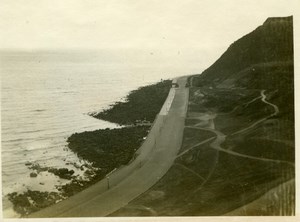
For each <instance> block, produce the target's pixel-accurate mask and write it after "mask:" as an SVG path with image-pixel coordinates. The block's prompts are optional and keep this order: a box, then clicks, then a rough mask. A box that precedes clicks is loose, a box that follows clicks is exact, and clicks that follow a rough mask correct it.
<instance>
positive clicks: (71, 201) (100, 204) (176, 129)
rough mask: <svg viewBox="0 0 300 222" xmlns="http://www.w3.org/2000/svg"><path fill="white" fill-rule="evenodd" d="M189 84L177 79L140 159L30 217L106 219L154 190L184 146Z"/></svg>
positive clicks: (185, 78)
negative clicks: (140, 196) (187, 85)
mask: <svg viewBox="0 0 300 222" xmlns="http://www.w3.org/2000/svg"><path fill="white" fill-rule="evenodd" d="M186 81H187V77H181V78H178V79H177V83H178V85H179V87H178V88H172V89H171V90H170V94H169V96H168V99H167V100H166V102H165V104H164V106H163V107H162V110H161V112H160V114H159V115H158V116H157V118H156V121H155V123H154V125H153V126H152V129H151V131H150V133H149V135H148V137H147V139H146V141H145V143H144V144H143V146H142V147H141V148H142V149H140V151H139V156H138V157H137V158H136V159H135V160H134V161H133V162H132V163H131V164H129V165H128V166H126V167H124V168H123V169H120V170H117V171H116V172H114V173H112V174H111V175H110V176H109V177H107V178H105V179H103V180H101V181H100V182H98V183H97V184H95V185H93V186H91V187H89V188H87V189H86V190H84V191H82V192H80V193H78V194H76V195H74V196H72V197H70V198H68V199H66V200H64V201H62V202H60V203H57V204H55V205H53V206H51V207H48V208H45V209H43V210H41V211H38V212H36V213H33V214H31V215H29V216H28V217H35V218H40V217H99V216H107V215H109V214H111V213H113V212H114V211H116V210H118V209H119V208H121V207H123V206H125V205H127V204H128V202H130V201H131V200H133V199H135V198H136V197H138V196H139V195H140V194H142V193H144V192H145V191H147V190H148V189H149V188H151V187H152V186H153V185H154V184H155V183H156V182H157V181H158V180H159V179H160V178H161V177H162V176H164V174H165V173H166V172H167V171H168V170H169V168H170V167H171V166H172V164H173V162H174V160H175V159H176V155H177V153H178V151H179V149H180V147H181V144H182V137H183V130H184V125H185V117H186V112H187V105H188V94H189V90H188V88H186V87H185V84H186ZM170 98H171V99H170ZM150 134H151V135H150ZM114 180H115V181H116V182H114Z"/></svg>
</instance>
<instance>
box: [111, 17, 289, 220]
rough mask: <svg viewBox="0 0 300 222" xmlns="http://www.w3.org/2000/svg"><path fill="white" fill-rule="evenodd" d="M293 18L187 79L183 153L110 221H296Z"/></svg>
mask: <svg viewBox="0 0 300 222" xmlns="http://www.w3.org/2000/svg"><path fill="white" fill-rule="evenodd" d="M293 66H294V65H293V21H292V17H285V18H268V19H267V20H266V21H265V22H264V24H263V25H262V26H260V27H258V28H257V29H256V30H254V31H253V32H251V33H249V34H247V35H245V36H244V37H242V38H241V39H239V40H237V41H236V42H234V43H233V44H232V45H231V46H230V47H229V48H228V50H227V51H226V52H224V54H223V55H222V56H221V57H220V58H219V59H218V60H217V61H216V62H215V63H214V64H213V65H212V66H210V67H209V68H208V69H206V70H205V71H204V72H203V73H202V74H201V75H194V76H191V77H190V79H189V84H188V86H189V88H190V97H189V107H188V113H187V117H186V123H185V131H184V138H183V143H182V147H181V150H180V151H179V154H178V155H177V158H176V160H175V163H174V165H173V166H172V168H171V169H170V170H169V171H168V173H167V174H166V175H165V176H164V177H163V178H162V179H161V180H160V181H159V182H158V183H157V184H156V185H155V186H153V187H152V188H151V189H150V190H148V191H147V192H146V193H144V194H143V195H141V196H140V197H139V198H137V199H136V200H134V201H132V202H130V203H129V204H128V205H127V206H125V207H123V208H121V209H120V210H118V211H117V212H115V213H113V214H112V215H113V216H124V215H130V216H145V215H151V216H158V215H161V216H180V215H181V216H182V215H184V216H191V215H199V216H209V215H231V216H234V215H243V216H251V215H252V216H258V215H267V216H271V215H294V214H295V182H294V178H295V134H294V129H295V128H294V71H293V70H294V68H293Z"/></svg>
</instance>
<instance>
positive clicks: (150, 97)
mask: <svg viewBox="0 0 300 222" xmlns="http://www.w3.org/2000/svg"><path fill="white" fill-rule="evenodd" d="M170 87H171V81H170V80H167V81H161V82H159V83H157V84H153V85H149V86H145V87H141V88H139V89H138V90H135V91H133V92H131V93H130V94H129V95H128V96H127V98H126V100H125V102H117V103H115V104H114V105H112V106H111V107H110V108H109V109H107V110H104V111H102V112H100V113H97V114H93V116H94V117H96V118H100V119H103V120H107V121H111V122H114V123H118V124H120V125H125V126H126V127H123V128H117V129H100V130H96V131H92V132H82V133H75V134H73V135H71V136H70V137H69V138H68V140H67V142H68V147H69V149H71V150H72V151H73V152H74V153H76V154H77V156H78V157H79V158H80V159H82V160H84V161H83V163H66V166H65V167H62V168H55V167H47V166H41V165H39V164H37V163H34V162H26V163H25V166H26V167H27V168H29V169H30V170H32V172H31V173H30V175H29V176H30V177H31V178H32V180H34V179H35V178H36V177H38V176H39V175H41V174H43V173H48V174H52V175H54V176H55V177H56V178H57V179H59V180H63V181H64V183H63V184H61V185H57V186H56V190H55V191H49V192H48V191H38V190H31V189H27V191H25V192H23V193H17V192H12V193H10V194H8V195H7V198H8V200H9V201H10V202H12V204H13V209H14V211H15V212H17V213H18V214H19V215H21V217H22V216H26V215H28V214H30V213H33V212H35V211H38V210H40V209H42V208H45V207H47V206H50V205H52V204H55V203H58V202H60V201H62V200H64V199H66V198H68V197H70V196H72V195H74V194H76V193H78V192H80V191H82V190H84V189H85V188H87V187H89V186H91V185H92V184H94V183H96V182H98V181H100V180H101V179H102V178H104V177H105V175H106V174H107V173H109V172H111V171H112V170H114V169H115V168H119V167H121V166H122V165H126V164H128V163H129V162H130V161H132V159H133V158H135V152H136V150H137V149H138V148H139V147H140V146H141V144H142V143H143V141H144V139H145V138H146V136H147V134H148V132H149V130H150V126H151V124H152V122H153V120H154V119H155V116H156V115H157V114H158V113H159V110H160V109H161V107H162V105H163V103H164V101H165V99H166V97H167V95H168V92H169V89H170ZM145 110H146V111H145ZM87 163H88V164H87ZM67 165H72V167H73V168H74V167H75V168H76V169H77V170H79V171H81V172H82V174H80V175H78V174H76V173H75V171H74V170H72V169H70V168H69V167H68V166H67ZM66 181H67V182H66ZM40 185H42V186H43V185H45V186H46V185H47V184H43V183H40Z"/></svg>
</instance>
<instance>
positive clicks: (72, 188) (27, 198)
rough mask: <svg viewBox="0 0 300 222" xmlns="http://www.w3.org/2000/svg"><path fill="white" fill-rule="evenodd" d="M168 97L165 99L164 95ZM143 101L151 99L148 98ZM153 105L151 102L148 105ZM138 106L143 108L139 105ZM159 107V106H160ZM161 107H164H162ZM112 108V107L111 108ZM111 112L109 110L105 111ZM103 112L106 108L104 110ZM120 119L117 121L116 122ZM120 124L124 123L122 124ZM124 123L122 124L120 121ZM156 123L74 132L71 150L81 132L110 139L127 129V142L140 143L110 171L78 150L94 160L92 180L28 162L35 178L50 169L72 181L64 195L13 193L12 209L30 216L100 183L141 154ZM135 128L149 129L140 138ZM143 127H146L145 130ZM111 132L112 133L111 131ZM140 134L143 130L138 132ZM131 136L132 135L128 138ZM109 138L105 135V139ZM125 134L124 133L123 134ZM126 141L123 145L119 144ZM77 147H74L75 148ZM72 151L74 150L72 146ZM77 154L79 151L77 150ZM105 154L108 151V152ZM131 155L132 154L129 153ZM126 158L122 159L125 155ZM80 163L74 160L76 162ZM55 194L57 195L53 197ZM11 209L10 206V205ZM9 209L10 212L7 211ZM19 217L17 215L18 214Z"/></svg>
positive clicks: (89, 168) (90, 170)
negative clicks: (150, 128) (151, 126)
mask: <svg viewBox="0 0 300 222" xmlns="http://www.w3.org/2000/svg"><path fill="white" fill-rule="evenodd" d="M168 82H170V80H165V81H164V83H167V84H165V85H163V87H161V86H160V88H161V89H162V88H166V87H168V85H170V84H168ZM162 83H163V82H162V81H161V82H159V83H156V84H152V85H148V86H144V87H140V88H138V89H137V90H134V91H132V92H130V93H129V94H128V95H127V96H126V98H128V97H129V96H130V95H131V94H132V93H136V94H139V92H141V91H142V90H143V89H144V88H147V89H148V90H149V88H153V89H154V88H155V87H156V85H157V84H160V85H161V84H162ZM168 92H169V88H168ZM140 94H141V95H140V96H144V97H146V96H147V94H145V95H143V94H142V93H140ZM160 96H162V97H163V96H164V95H160ZM164 100H165V98H164ZM143 101H147V100H146V98H145V99H144V100H143ZM128 102H131V101H129V100H128V99H127V100H126V101H125V102H124V103H128ZM120 103H121V102H116V103H114V104H113V105H111V109H112V108H114V107H115V106H116V105H117V104H120ZM148 106H149V104H148ZM136 108H137V109H138V108H139V107H136ZM156 109H157V108H156ZM160 109H161V107H160ZM108 110H109V109H108ZM105 111H106V112H107V110H105ZM102 112H103V111H102ZM158 112H159V110H158V111H157V113H158ZM91 116H93V117H95V116H94V115H91ZM115 122H117V121H115ZM118 124H120V123H118ZM120 125H121V124H120ZM150 125H153V123H152V124H149V122H146V123H145V122H142V121H141V122H138V121H135V122H134V123H132V124H131V125H129V124H128V125H125V126H124V127H122V128H116V129H104V130H95V131H90V132H82V133H75V134H73V135H71V136H70V137H69V138H68V147H69V149H70V143H72V144H74V140H73V142H72V141H70V140H72V139H71V138H76V137H78V138H77V139H75V142H76V141H80V140H82V138H84V137H81V138H79V137H80V135H84V134H86V136H87V138H93V137H94V138H96V137H95V136H94V135H93V134H95V133H98V136H99V135H101V134H103V133H104V134H106V136H105V137H106V138H109V137H110V138H115V137H116V136H117V137H118V136H119V137H120V135H109V134H113V132H116V133H117V134H118V132H121V131H124V132H123V137H124V138H126V140H125V141H128V138H131V140H134V141H135V142H136V143H135V144H136V145H135V147H137V148H134V152H133V153H132V154H129V157H130V158H125V159H126V160H123V161H121V162H122V163H123V164H121V165H116V167H110V168H108V169H107V170H103V169H100V170H99V168H98V167H99V166H98V167H97V164H95V162H94V163H93V162H92V161H90V159H89V158H87V157H84V155H83V156H82V155H80V154H79V153H77V155H79V157H80V159H84V160H85V161H86V160H88V161H89V162H91V165H90V166H87V165H85V166H84V167H85V168H86V169H85V170H84V174H85V176H86V177H87V178H88V180H83V179H82V178H81V177H75V176H72V174H73V172H70V171H68V170H65V168H57V169H55V168H49V167H41V166H39V165H34V164H32V165H30V166H28V165H26V167H28V168H29V167H32V169H33V170H35V174H32V177H35V176H36V175H39V174H40V173H42V172H49V171H50V173H52V174H54V175H56V176H58V177H59V178H66V179H69V181H70V182H69V183H66V184H65V185H63V186H61V187H60V188H58V189H57V192H58V194H61V193H64V195H62V196H60V197H59V195H56V194H54V193H57V192H54V193H53V192H50V191H49V192H40V191H31V190H27V192H25V193H22V194H18V193H10V194H8V195H7V197H8V198H10V200H9V202H10V203H11V204H12V205H13V208H14V209H12V211H13V212H17V213H18V217H24V216H26V215H29V214H31V213H33V212H38V211H39V210H41V209H44V208H45V207H48V206H51V205H53V204H54V205H55V204H56V203H58V202H61V201H62V200H64V199H67V198H70V197H71V196H73V195H74V194H77V193H78V192H81V191H83V190H85V189H87V188H89V187H90V186H92V185H93V184H95V183H97V182H98V181H100V180H102V179H103V178H104V177H105V175H107V174H108V173H110V172H111V171H113V170H114V169H116V168H120V167H121V168H122V165H123V166H124V164H125V165H126V164H128V163H131V162H132V161H133V160H134V159H135V157H136V156H137V153H139V150H138V148H139V147H141V146H143V143H144V142H143V140H144V139H145V138H146V137H147V135H148V134H147V132H148V131H149V127H150ZM134 129H137V130H136V132H135V133H137V131H141V132H145V133H146V134H143V135H141V136H138V137H139V138H140V139H137V137H136V136H137V135H135V136H133V135H132V136H130V135H126V134H128V131H132V130H133V131H134ZM141 129H142V130H141ZM109 132H111V133H109ZM138 134H140V133H138ZM128 136H129V137H128ZM105 137H103V138H104V139H105ZM121 137H122V135H121ZM120 145H122V144H119V146H120ZM73 148H74V147H73ZM71 150H72V149H71ZM72 152H74V150H72ZM74 153H75V154H76V152H74ZM104 153H105V152H104ZM127 156H128V155H127ZM121 159H122V158H121ZM75 164H76V163H74V165H75ZM79 167H81V170H83V169H82V167H83V166H79ZM53 195H54V196H56V197H54V198H53ZM42 199H44V201H43V200H42ZM8 209H9V208H8ZM7 212H8V211H7ZM10 215H12V214H9V215H7V214H5V216H6V218H10ZM14 216H16V215H14Z"/></svg>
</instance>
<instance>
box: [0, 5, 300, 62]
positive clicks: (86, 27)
mask: <svg viewBox="0 0 300 222" xmlns="http://www.w3.org/2000/svg"><path fill="white" fill-rule="evenodd" d="M0 3H1V7H0V31H1V36H0V49H18V50H19V49H22V50H47V49H52V50H54V49H59V50H64V49H93V50H104V49H117V50H118V49H132V50H133V49H135V50H136V49H138V50H150V51H151V53H152V52H154V53H155V52H156V53H157V54H159V53H165V54H168V53H169V54H170V55H171V54H174V55H175V54H177V55H178V54H180V53H181V54H182V56H184V53H185V52H186V54H188V56H189V57H191V56H193V55H195V54H197V55H198V56H200V57H206V58H207V60H208V61H209V62H211V61H213V60H215V59H217V58H218V57H219V56H220V54H221V53H222V52H224V51H225V50H226V49H227V48H228V47H229V45H230V44H231V43H233V42H234V41H236V40H237V39H239V38H240V37H242V36H244V35H245V34H247V33H249V32H251V31H252V30H254V29H255V28H257V27H258V26H259V25H262V23H263V22H264V21H265V20H266V19H267V18H268V17H274V16H289V15H293V14H294V13H295V11H297V9H300V7H299V1H298V0H251V1H249V0H63V1H61V0H13V1H12V0H0ZM187 52H188V53H187Z"/></svg>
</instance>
